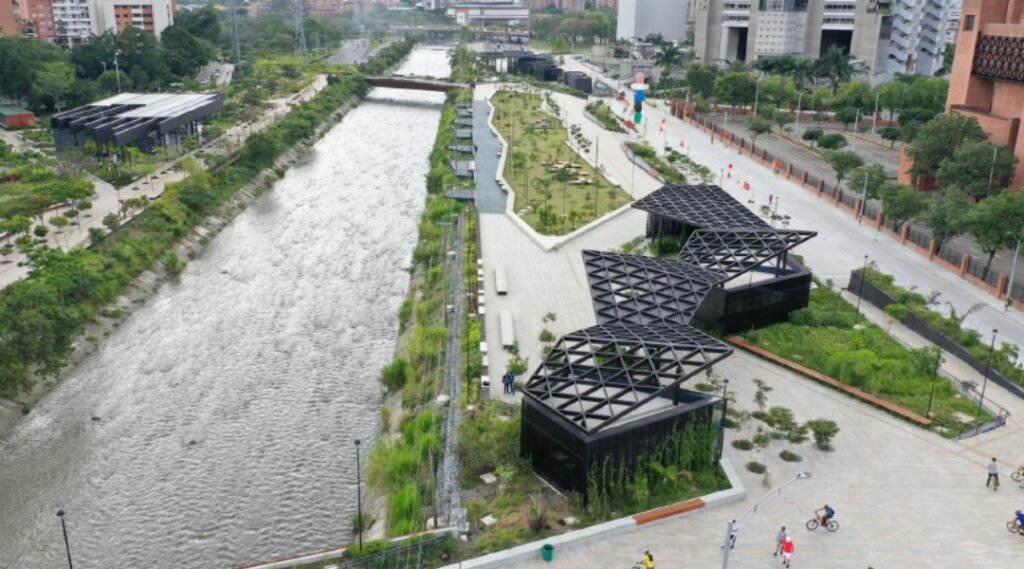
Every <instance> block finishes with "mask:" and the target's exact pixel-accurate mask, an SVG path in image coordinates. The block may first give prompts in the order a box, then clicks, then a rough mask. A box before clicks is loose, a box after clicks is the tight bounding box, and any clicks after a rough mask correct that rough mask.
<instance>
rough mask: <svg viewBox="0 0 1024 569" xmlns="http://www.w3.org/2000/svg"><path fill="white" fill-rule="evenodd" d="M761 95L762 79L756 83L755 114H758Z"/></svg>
mask: <svg viewBox="0 0 1024 569" xmlns="http://www.w3.org/2000/svg"><path fill="white" fill-rule="evenodd" d="M760 95H761V79H758V80H757V81H756V82H755V83H754V114H755V115H756V114H757V100H758V98H759V97H760Z"/></svg>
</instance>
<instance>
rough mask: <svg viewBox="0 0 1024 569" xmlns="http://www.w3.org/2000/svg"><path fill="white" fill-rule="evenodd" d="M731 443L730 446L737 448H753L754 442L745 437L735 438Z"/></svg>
mask: <svg viewBox="0 0 1024 569" xmlns="http://www.w3.org/2000/svg"><path fill="white" fill-rule="evenodd" d="M731 444H732V448H734V449H737V450H750V449H752V448H754V443H752V442H750V441H748V440H747V439H736V440H734V441H733V442H732V443H731Z"/></svg>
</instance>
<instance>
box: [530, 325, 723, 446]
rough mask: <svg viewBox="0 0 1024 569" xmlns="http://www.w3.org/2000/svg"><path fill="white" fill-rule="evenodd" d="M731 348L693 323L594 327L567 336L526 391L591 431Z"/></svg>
mask: <svg viewBox="0 0 1024 569" xmlns="http://www.w3.org/2000/svg"><path fill="white" fill-rule="evenodd" d="M731 353H732V348H730V347H729V346H727V345H725V344H723V343H721V342H719V341H717V340H715V339H714V338H712V337H710V336H708V335H706V334H704V333H703V332H700V331H698V330H695V329H693V328H690V327H689V326H668V325H655V326H626V325H598V326H592V327H590V328H586V329H583V330H578V331H576V332H572V333H570V334H567V335H565V336H562V338H561V339H559V341H558V343H557V344H555V346H554V348H552V350H551V352H550V353H549V354H548V356H547V357H546V358H545V359H544V363H543V364H541V366H540V367H539V368H538V369H537V371H536V372H535V373H534V375H533V377H532V378H531V379H530V381H529V383H527V385H526V392H527V393H528V394H529V395H530V396H532V397H534V398H536V399H537V400H539V401H541V402H544V403H545V404H547V405H548V406H549V407H551V408H552V409H554V410H555V411H556V412H557V413H558V414H559V415H560V416H562V417H563V418H565V419H568V420H569V421H570V422H571V423H572V424H573V425H575V426H577V427H579V428H580V429H582V430H583V431H585V432H588V433H591V432H594V431H597V430H598V429H601V428H602V427H605V426H607V425H608V424H610V423H612V422H614V421H616V420H617V419H620V418H621V417H623V416H624V415H626V414H627V413H629V412H630V411H633V410H634V409H636V408H637V407H639V406H641V405H643V404H645V403H647V402H649V401H651V400H653V399H654V398H656V397H659V396H662V395H663V394H665V392H667V391H669V390H671V389H673V388H677V387H678V386H679V385H680V384H681V383H682V382H683V381H685V380H686V379H689V378H690V377H692V376H694V375H695V374H697V373H700V372H701V371H703V370H705V369H707V368H708V367H709V366H711V365H713V364H714V363H716V362H718V361H720V360H722V359H724V358H725V357H726V356H728V355H729V354H731Z"/></svg>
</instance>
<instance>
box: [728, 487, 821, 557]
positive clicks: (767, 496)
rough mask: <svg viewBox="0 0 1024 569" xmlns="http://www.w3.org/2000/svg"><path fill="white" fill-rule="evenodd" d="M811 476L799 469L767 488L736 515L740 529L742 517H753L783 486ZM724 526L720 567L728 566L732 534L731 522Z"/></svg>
mask: <svg viewBox="0 0 1024 569" xmlns="http://www.w3.org/2000/svg"><path fill="white" fill-rule="evenodd" d="M811 476H813V474H812V473H811V472H809V471H806V470H804V471H801V472H797V473H796V477H795V478H793V479H792V480H789V481H788V482H785V483H783V484H780V485H778V486H776V487H775V488H772V489H771V490H769V491H768V493H767V494H765V495H764V496H761V498H760V499H759V500H758V501H757V502H756V503H754V505H753V506H751V507H750V508H748V509H747V511H745V512H743V513H742V514H740V515H739V516H737V517H736V520H737V521H739V522H740V529H743V521H744V519H749V518H752V517H754V514H756V513H757V508H758V507H760V506H761V504H764V503H765V502H767V501H768V500H769V499H771V498H774V497H775V496H777V495H778V494H780V493H782V489H783V488H785V487H786V486H789V485H790V484H792V483H794V482H799V481H800V480H807V479H809V478H811ZM725 526H726V530H725V542H724V543H723V544H722V569H728V567H729V551H730V549H731V548H730V547H729V538H730V537H731V536H732V522H726V523H725ZM737 532H738V530H737Z"/></svg>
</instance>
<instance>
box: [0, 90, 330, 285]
mask: <svg viewBox="0 0 1024 569" xmlns="http://www.w3.org/2000/svg"><path fill="white" fill-rule="evenodd" d="M326 86H327V76H326V75H324V74H321V75H317V76H316V77H315V78H314V80H313V82H312V83H311V84H310V85H309V86H307V87H306V88H305V89H303V90H302V91H300V92H299V93H296V94H295V95H293V96H291V97H289V98H287V99H274V100H272V101H270V102H269V103H268V104H269V105H270V108H269V109H268V110H267V111H266V112H264V113H263V115H262V116H261V117H260V118H259V119H258V120H256V121H255V122H253V123H245V124H236V125H234V126H232V127H230V128H228V129H226V130H225V131H224V133H223V134H222V135H221V136H220V137H219V138H217V139H216V140H213V141H210V142H208V143H207V144H205V145H203V146H202V147H200V148H197V149H196V150H194V151H192V152H190V153H189V155H190V156H194V155H195V154H196V153H197V152H210V153H215V154H222V155H223V154H228V153H229V152H232V151H234V150H235V149H237V148H239V147H241V145H242V144H244V143H245V141H246V140H247V139H248V138H249V137H250V136H252V135H253V134H255V133H257V132H260V131H262V130H263V129H265V128H267V127H268V126H270V125H271V124H272V123H273V122H274V121H276V120H277V119H278V118H280V117H282V116H284V115H285V114H287V113H288V111H289V110H290V109H291V104H296V103H299V102H302V101H308V100H310V99H312V98H313V97H314V96H316V94H317V93H319V92H320V91H321V90H323V88H324V87H326ZM179 159H180V157H178V158H174V159H172V160H168V161H167V162H165V163H163V164H161V165H160V166H159V168H157V170H156V171H155V172H154V173H153V174H152V175H150V176H145V177H142V178H139V179H137V180H135V181H133V182H131V183H130V184H127V185H125V186H123V187H121V188H114V187H113V186H112V185H110V184H108V183H107V182H104V181H103V180H100V179H99V178H96V177H95V176H91V175H90V176H89V178H90V179H91V180H92V182H93V184H94V185H95V187H96V195H95V196H94V197H93V198H92V200H91V202H92V209H90V210H88V211H86V212H83V213H82V215H81V225H69V226H67V227H66V228H64V230H63V231H60V232H58V231H57V230H56V229H57V228H56V227H53V226H51V225H50V224H49V220H50V219H52V218H53V217H55V216H57V215H61V211H63V209H61V210H56V211H50V212H47V213H45V214H44V215H43V220H44V223H46V226H47V227H48V228H49V229H50V233H49V234H48V235H47V236H46V242H47V244H48V245H49V246H51V247H61V248H64V249H71V248H72V247H78V246H84V245H87V244H88V242H89V229H91V228H97V229H100V230H102V231H104V232H107V228H106V227H105V226H104V225H103V218H104V217H106V216H107V214H109V213H119V212H120V210H121V206H120V202H121V201H124V200H128V199H132V198H139V197H146V198H148V199H150V200H152V199H156V198H157V197H158V196H160V195H161V194H163V192H164V187H165V186H166V185H167V184H168V183H171V182H177V181H180V180H182V179H184V177H185V173H184V172H181V171H178V170H175V169H174V168H173V165H174V163H175V162H177V161H178V160H179ZM141 211H142V210H136V211H134V212H132V213H131V215H137V214H138V213H140V212H141ZM74 221H76V222H77V220H74ZM123 222H124V221H123V220H122V223H123ZM4 260H9V261H11V262H10V263H7V264H0V288H3V287H6V286H7V285H9V284H11V283H13V282H15V281H17V280H20V279H22V278H24V277H25V276H26V275H27V274H28V270H29V269H28V267H26V266H20V264H21V263H22V262H23V261H25V260H26V257H25V255H24V254H22V253H21V252H20V251H18V252H15V253H13V254H11V255H10V256H8V257H7V258H6V259H4Z"/></svg>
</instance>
